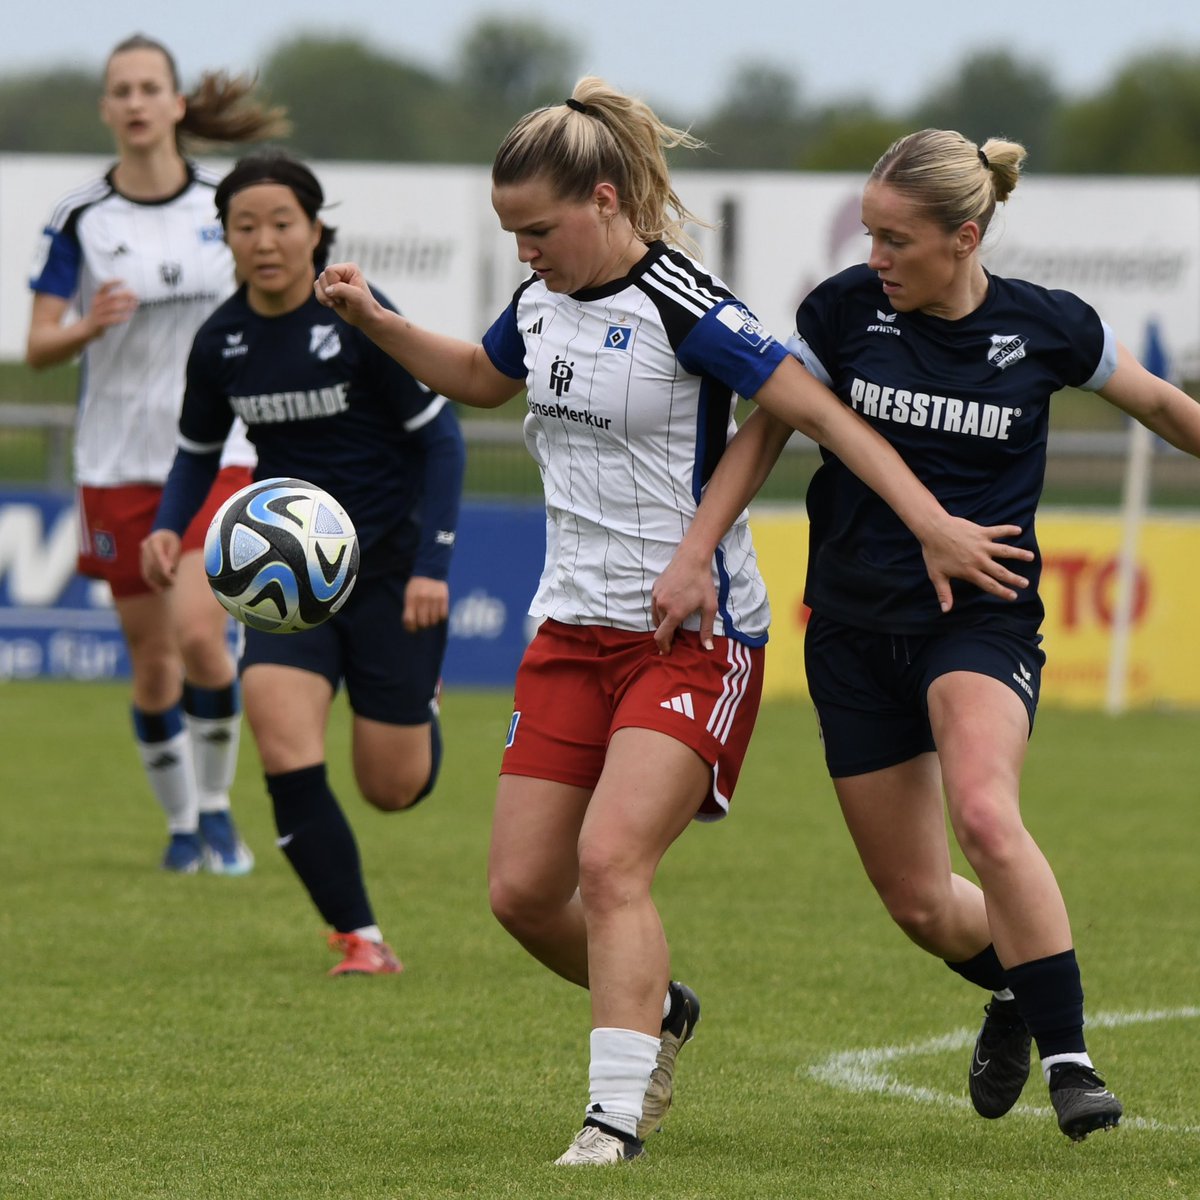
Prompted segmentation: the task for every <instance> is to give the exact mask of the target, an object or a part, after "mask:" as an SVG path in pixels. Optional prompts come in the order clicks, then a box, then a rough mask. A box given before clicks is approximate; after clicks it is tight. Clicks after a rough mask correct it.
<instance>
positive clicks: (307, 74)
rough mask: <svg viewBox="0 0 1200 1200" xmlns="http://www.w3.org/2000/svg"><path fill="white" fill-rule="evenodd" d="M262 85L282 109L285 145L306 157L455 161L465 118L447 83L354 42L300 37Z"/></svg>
mask: <svg viewBox="0 0 1200 1200" xmlns="http://www.w3.org/2000/svg"><path fill="white" fill-rule="evenodd" d="M262 79H263V85H264V87H265V89H266V91H267V92H268V93H269V94H270V96H271V98H272V101H273V102H275V103H279V104H284V105H286V106H287V110H288V115H289V116H290V117H291V120H292V124H293V126H294V132H293V134H292V144H293V145H294V146H295V148H296V150H297V151H298V152H299V153H300V154H303V155H307V156H311V157H314V158H333V159H339V158H341V159H357V160H364V161H374V160H380V159H384V160H391V161H396V162H455V161H460V159H461V157H462V147H461V145H460V144H459V142H460V137H461V136H462V135H463V133H464V130H463V126H464V125H465V118H464V115H463V113H462V110H461V108H460V106H459V105H458V104H456V98H455V96H454V94H453V92H452V90H451V88H450V87H449V85H448V84H447V83H445V82H444V81H443V80H441V79H439V78H438V77H437V76H436V75H434V74H432V73H431V72H429V71H426V70H425V69H423V68H422V67H418V66H415V65H413V64H411V63H407V62H403V61H401V60H399V59H395V58H389V57H387V56H385V55H383V54H380V53H377V52H376V51H374V50H372V49H370V48H369V47H368V46H366V45H364V44H363V43H362V42H360V41H357V40H354V39H351V38H344V39H339V40H337V41H324V40H321V39H320V38H317V37H312V36H307V35H305V36H301V37H298V38H296V39H294V40H292V41H289V42H286V43H284V44H283V45H282V46H280V47H279V48H278V49H276V50H275V51H274V52H273V53H272V55H271V56H270V58H269V59H268V60H267V64H266V67H265V68H264V70H263V76H262Z"/></svg>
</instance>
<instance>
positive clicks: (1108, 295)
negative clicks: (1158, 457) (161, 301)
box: [0, 155, 1200, 378]
mask: <svg viewBox="0 0 1200 1200" xmlns="http://www.w3.org/2000/svg"><path fill="white" fill-rule="evenodd" d="M206 161H211V162H212V165H214V166H217V167H220V166H222V165H225V163H227V162H228V160H206ZM107 165H108V160H107V159H105V158H102V157H78V156H76V157H60V156H54V155H7V156H0V265H2V269H0V358H4V359H16V358H20V357H21V356H22V354H23V353H24V345H25V334H26V329H27V323H28V317H29V294H28V287H27V277H28V273H29V267H30V264H31V262H32V260H33V253H34V248H35V246H36V244H37V240H38V235H39V232H40V230H41V228H42V225H43V224H44V222H45V221H46V219H47V217H48V216H49V214H50V212H51V210H52V208H53V206H54V204H55V201H56V200H57V199H58V197H60V196H61V195H62V194H63V193H64V192H66V191H67V190H68V189H70V188H71V187H73V186H75V185H76V184H78V183H80V182H83V181H84V180H86V179H88V178H91V177H93V176H95V175H97V174H99V173H101V172H102V171H103V170H104V169H105V168H106V167H107ZM313 166H314V169H315V170H316V172H317V174H318V176H319V178H320V179H321V181H322V184H323V185H324V188H325V193H326V197H327V200H328V202H329V207H328V209H327V211H326V212H325V214H324V216H325V218H326V219H327V220H328V222H329V223H330V224H332V225H334V226H335V227H336V228H337V230H338V241H337V244H336V246H335V250H334V253H335V256H337V257H340V258H352V259H355V260H356V261H359V262H360V263H362V265H363V266H364V267H365V268H366V271H367V275H368V277H369V278H370V279H371V280H372V281H373V282H374V283H375V284H376V285H377V286H378V287H380V288H381V289H382V290H383V291H384V292H386V293H387V294H388V295H389V296H390V297H391V299H392V301H393V302H394V303H395V304H396V305H397V306H398V307H399V308H401V309H402V310H403V311H404V312H406V313H408V314H409V315H411V316H412V317H413V319H414V320H416V321H418V322H420V323H422V324H427V325H429V326H430V327H431V328H435V329H438V330H441V331H442V332H445V333H450V334H454V335H457V336H460V337H465V338H472V339H475V338H478V337H479V336H480V335H481V334H482V332H483V330H484V329H486V328H487V326H488V325H489V324H490V323H491V321H492V320H493V319H494V317H495V316H496V315H497V314H498V313H499V312H500V310H501V309H502V308H503V307H504V305H505V304H506V303H507V302H508V299H509V297H510V296H511V294H512V291H513V289H514V288H515V287H516V286H517V284H518V283H519V282H520V280H521V279H522V277H523V275H524V269H523V267H522V266H521V265H520V264H519V263H518V261H517V257H516V251H515V246H514V243H513V239H512V237H511V236H510V235H508V234H506V233H504V232H503V231H502V230H501V229H500V228H499V226H498V224H497V222H496V217H495V214H494V213H493V212H492V209H491V204H490V188H489V180H488V171H487V169H486V168H485V167H454V166H414V165H404V164H398V165H391V164H362V163H360V164H352V163H320V162H317V163H314V164H313ZM675 183H676V187H677V190H678V192H679V194H680V196H681V197H682V198H683V200H684V202H685V203H686V204H687V205H688V207H689V208H690V209H691V210H692V211H693V212H695V213H696V215H697V216H699V217H701V218H703V219H705V220H707V221H710V222H712V223H713V225H714V227H713V228H711V229H695V230H693V233H694V235H695V237H696V240H697V242H698V243H699V244H700V247H701V250H702V253H703V257H704V260H705V262H706V263H707V264H708V265H709V266H710V268H711V269H713V270H714V271H716V273H717V274H718V275H720V276H721V277H722V278H723V279H724V280H725V281H726V283H728V284H729V285H730V286H731V287H732V288H733V290H734V291H735V292H737V293H738V295H739V296H741V297H742V298H743V299H744V300H745V301H746V302H747V303H748V304H749V305H750V306H751V307H752V308H753V309H754V310H755V311H756V313H757V314H758V316H759V317H760V319H761V320H762V321H763V322H764V324H766V325H767V326H768V327H769V328H770V329H772V330H773V331H774V332H775V333H777V334H778V335H781V336H784V337H786V336H787V335H788V334H789V333H790V332H791V329H792V324H793V318H794V314H795V309H796V305H797V304H798V303H799V302H800V300H801V299H803V297H804V295H805V294H806V293H807V292H808V290H809V289H810V288H811V287H812V286H813V285H814V284H815V283H816V282H818V281H819V280H820V279H823V278H824V277H825V276H826V275H829V274H832V273H833V272H835V271H838V270H841V269H842V268H843V267H846V266H849V265H851V264H852V263H855V262H860V261H862V260H863V259H864V258H865V257H866V253H867V243H866V239H865V237H864V236H863V230H862V225H861V223H860V221H859V199H860V194H861V189H862V183H863V178H862V176H861V175H851V174H807V175H806V174H799V173H794V174H793V173H785V172H779V173H769V172H736V173H735V172H717V171H679V172H678V173H677V174H676V178H675ZM984 261H985V262H986V263H987V265H988V266H989V267H990V268H991V269H992V270H994V271H996V272H997V273H998V274H1004V275H1013V276H1017V277H1020V278H1025V279H1030V280H1032V281H1034V282H1036V283H1042V284H1045V285H1046V286H1050V287H1063V288H1067V289H1069V290H1071V291H1075V292H1077V293H1078V294H1079V295H1081V296H1082V297H1083V298H1084V299H1085V300H1087V301H1088V302H1089V303H1091V304H1092V305H1093V306H1094V307H1095V308H1096V309H1097V310H1098V311H1099V312H1100V314H1101V315H1102V316H1103V317H1104V318H1105V319H1106V320H1107V321H1108V322H1109V323H1110V324H1111V325H1112V326H1113V328H1114V329H1115V330H1116V332H1117V335H1118V336H1119V337H1120V338H1121V339H1122V340H1123V341H1125V342H1126V344H1127V345H1129V347H1130V349H1132V350H1133V351H1134V353H1135V354H1140V353H1141V351H1142V347H1143V343H1144V337H1145V329H1146V324H1147V322H1148V321H1149V320H1152V319H1153V320H1156V321H1158V323H1159V326H1160V329H1161V331H1162V334H1163V338H1164V342H1165V344H1166V347H1167V350H1168V353H1169V354H1170V356H1171V358H1172V359H1173V361H1174V363H1175V364H1176V366H1177V367H1178V368H1179V369H1180V370H1182V371H1183V372H1184V373H1185V374H1187V376H1188V377H1189V378H1196V377H1200V181H1198V180H1194V179H1126V178H1104V179H1099V178H1084V177H1079V178H1073V177H1052V178H1051V177H1043V178H1037V177H1031V178H1028V179H1024V180H1022V182H1021V184H1020V186H1019V187H1018V188H1017V190H1016V192H1015V193H1014V195H1013V198H1012V201H1011V202H1010V204H1009V205H1007V206H1005V207H1003V208H1002V209H1001V210H1000V212H999V213H998V214H997V217H996V220H995V222H994V223H993V227H992V231H991V233H990V234H989V238H988V241H987V243H986V249H985V255H984Z"/></svg>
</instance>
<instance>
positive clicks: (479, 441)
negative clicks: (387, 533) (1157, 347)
mask: <svg viewBox="0 0 1200 1200" xmlns="http://www.w3.org/2000/svg"><path fill="white" fill-rule="evenodd" d="M74 424H75V406H74V405H71V404H28V403H8V402H4V403H0V438H2V437H3V434H4V433H5V432H13V433H19V432H21V431H24V432H26V433H32V434H34V435H35V436H37V437H39V438H40V439H42V441H43V446H42V448H41V449H40V451H39V452H38V453H36V454H35V455H33V457H35V458H36V459H37V460H38V461H39V462H40V463H41V464H42V470H41V477H40V478H37V479H22V482H28V483H33V484H35V485H38V486H46V487H50V488H55V489H63V488H69V487H70V486H71V442H72V435H73V430H74ZM462 426H463V433H464V436H465V437H466V440H467V445H468V450H469V451H471V450H473V451H475V453H473V454H472V453H468V485H467V489H468V491H469V492H473V493H475V494H485V495H487V494H513V493H516V494H520V495H530V496H537V495H540V486H539V482H538V477H537V471H536V468H534V466H533V463H532V461H531V460H530V459H529V458H528V457H527V456H526V455H525V452H524V441H523V438H522V432H521V423H520V422H519V421H513V420H496V419H494V418H482V417H480V418H477V417H472V418H468V419H466V420H464V421H463V422H462ZM1128 445H1129V435H1128V433H1127V432H1125V431H1123V430H1093V431H1085V430H1067V431H1053V430H1052V431H1051V434H1050V442H1049V456H1050V459H1051V462H1052V463H1053V462H1056V461H1057V462H1061V463H1062V464H1063V465H1064V467H1065V468H1067V469H1069V470H1070V471H1071V472H1072V473H1074V474H1084V475H1086V472H1087V464H1088V463H1089V462H1090V463H1093V464H1095V465H1096V467H1097V470H1098V471H1102V472H1103V473H1104V474H1105V475H1106V476H1110V477H1111V476H1112V475H1113V474H1114V472H1119V470H1120V463H1121V460H1123V459H1124V458H1125V455H1126V452H1127V449H1128ZM786 455H787V457H788V458H791V457H793V456H804V455H807V456H810V457H811V458H812V459H813V465H814V466H815V458H816V446H815V444H814V443H813V442H811V441H809V440H808V439H807V438H805V437H803V436H802V435H801V434H796V435H794V436H793V438H792V440H791V441H790V442H789V443H788V446H787V450H786ZM1181 460H1182V461H1181ZM1154 461H1155V464H1156V467H1158V466H1159V465H1164V466H1168V467H1169V466H1171V465H1172V464H1174V465H1175V466H1176V467H1177V468H1178V469H1180V473H1182V474H1183V475H1184V476H1185V477H1186V478H1187V479H1188V480H1189V481H1190V480H1191V479H1200V465H1197V464H1196V463H1195V460H1192V459H1190V458H1189V457H1188V456H1186V455H1181V454H1180V452H1179V451H1177V450H1175V449H1174V448H1173V447H1171V446H1168V445H1166V444H1165V443H1163V442H1160V441H1157V442H1156V445H1155V448H1154ZM797 465H799V464H798V463H797ZM5 474H8V472H5ZM514 476H515V477H517V478H516V482H515V483H514ZM3 482H12V480H3ZM1198 499H1200V494H1198Z"/></svg>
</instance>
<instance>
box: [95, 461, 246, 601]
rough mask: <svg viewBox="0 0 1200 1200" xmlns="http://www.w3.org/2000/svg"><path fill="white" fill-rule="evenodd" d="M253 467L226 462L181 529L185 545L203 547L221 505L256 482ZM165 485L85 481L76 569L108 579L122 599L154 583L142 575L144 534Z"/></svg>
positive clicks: (142, 592) (145, 590) (144, 592)
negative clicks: (102, 484)
mask: <svg viewBox="0 0 1200 1200" xmlns="http://www.w3.org/2000/svg"><path fill="white" fill-rule="evenodd" d="M253 478H254V472H253V470H252V469H251V468H250V467H223V468H222V469H221V471H220V473H219V474H218V475H217V477H216V479H214V480H213V485H212V488H211V489H210V490H209V493H208V498H207V499H206V500H205V501H204V506H203V508H201V509H200V511H199V512H198V513H197V514H196V515H195V517H193V518H192V523H191V524H190V525H189V526H188V527H187V529H186V530H185V531H184V534H183V549H184V550H185V551H186V550H200V549H203V547H204V535H205V534H206V533H207V532H208V526H209V524H210V522H211V521H212V519H213V517H214V516H216V512H217V509H218V508H220V507H221V505H222V504H224V503H225V501H226V500H228V499H229V497H230V496H232V495H233V493H234V492H237V491H240V490H241V489H242V488H244V487H246V486H247V484H249V483H251V482H253ZM162 494H163V490H162V488H161V487H159V486H158V484H155V483H125V484H120V485H118V486H117V487H81V488H80V489H79V491H78V495H77V506H78V509H79V547H80V549H79V559H78V561H77V563H76V570H78V572H79V573H80V575H86V576H87V577H88V578H89V579H105V580H107V581H108V586H109V587H110V588H111V589H112V594H113V595H114V596H115V597H117V598H118V599H124V598H126V597H129V596H144V595H147V594H149V593H150V592H151V591H152V590H153V589H152V588H151V587H150V586H149V584H147V583H146V581H145V580H144V579H142V549H141V547H142V539H143V538H144V537H145V536H146V535H147V534H148V533H149V532H150V528H151V526H152V525H153V524H154V517H155V515H156V514H157V512H158V502H159V501H160V500H161V499H162Z"/></svg>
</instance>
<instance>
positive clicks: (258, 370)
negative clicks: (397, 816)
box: [143, 153, 466, 975]
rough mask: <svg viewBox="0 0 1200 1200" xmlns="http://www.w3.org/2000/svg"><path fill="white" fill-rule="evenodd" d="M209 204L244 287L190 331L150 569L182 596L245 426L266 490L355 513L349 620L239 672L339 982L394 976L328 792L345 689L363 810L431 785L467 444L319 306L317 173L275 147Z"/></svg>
mask: <svg viewBox="0 0 1200 1200" xmlns="http://www.w3.org/2000/svg"><path fill="white" fill-rule="evenodd" d="M216 204H217V211H218V213H219V214H220V218H221V224H222V226H223V227H224V230H225V238H226V240H227V241H228V243H229V247H230V249H231V250H232V251H233V258H234V262H235V264H236V266H237V273H238V278H239V279H240V280H241V281H242V283H241V286H240V287H239V288H238V290H237V292H236V293H235V294H234V295H233V296H232V297H230V298H229V299H228V300H227V301H225V303H224V304H222V305H221V306H220V308H218V309H217V310H216V312H214V313H213V315H212V316H211V317H210V318H209V319H208V320H207V321H206V322H205V323H204V325H203V326H202V327H201V329H200V331H199V333H198V334H197V335H196V341H195V345H194V346H193V348H192V353H191V356H190V358H189V360H188V368H187V391H186V394H185V396H184V401H183V411H182V413H181V415H180V420H179V447H180V448H179V452H178V455H177V457H176V460H175V463H174V466H173V467H172V469H171V474H170V476H169V478H168V480H167V485H166V489H165V492H164V495H163V501H162V507H161V508H160V510H159V514H158V517H157V519H156V521H155V531H154V532H153V533H152V534H151V535H150V537H149V538H147V540H146V542H145V544H144V547H143V566H144V569H145V573H146V578H147V579H148V580H149V581H150V583H151V584H152V585H153V586H154V587H156V588H166V589H167V590H168V591H169V590H170V585H171V584H172V581H173V580H175V579H176V577H177V570H178V563H179V552H180V536H181V534H182V533H183V530H184V529H185V528H186V527H187V525H188V523H189V521H191V520H192V518H193V514H194V513H195V512H196V511H197V509H198V508H199V507H200V505H201V504H202V503H203V499H204V495H205V493H206V491H207V490H208V488H209V487H210V486H211V483H212V480H213V478H214V476H215V475H216V473H217V460H218V456H219V454H220V450H221V446H222V445H223V444H224V442H225V439H226V438H227V436H228V434H229V430H230V428H231V427H232V425H233V423H234V419H235V414H238V415H240V416H241V417H242V418H243V419H244V420H245V422H246V425H247V428H248V431H249V435H250V439H251V441H252V442H253V443H254V446H255V449H256V450H257V452H258V466H257V468H256V476H257V477H258V478H260V479H267V478H272V477H275V476H291V477H295V478H299V479H304V480H307V481H308V482H310V483H313V484H315V485H317V486H318V487H322V488H324V489H325V490H326V491H328V492H329V493H330V494H331V495H332V496H334V497H335V498H336V499H337V500H338V501H340V503H341V504H342V505H343V507H344V508H345V509H346V511H347V512H348V513H349V515H350V519H351V520H352V521H353V522H354V527H355V529H356V531H357V533H358V538H359V545H360V549H361V569H360V573H359V577H358V582H357V583H356V584H355V587H354V591H353V592H352V593H351V595H350V598H349V600H348V601H347V602H346V604H345V606H344V607H343V608H342V609H341V610H340V611H339V612H338V613H337V614H336V615H335V616H334V617H332V618H330V619H329V620H328V621H326V622H325V624H323V625H321V626H319V627H317V628H316V629H311V630H306V631H305V632H303V633H295V634H271V633H262V632H260V631H257V630H254V629H247V630H246V634H245V648H244V650H243V653H242V658H241V663H240V673H241V679H242V691H243V695H244V697H245V703H246V716H247V719H248V720H249V722H250V728H251V731H252V732H253V734H254V739H255V742H256V743H257V745H258V750H259V753H260V755H261V757H262V763H263V769H264V771H265V772H266V784H267V790H268V792H269V793H270V796H271V800H272V803H273V806H274V812H275V824H276V828H277V829H278V832H279V843H278V844H279V846H280V848H281V849H282V850H283V852H284V854H285V855H286V856H287V859H288V861H289V862H290V863H291V865H292V867H293V868H294V869H295V871H296V874H297V875H298V876H299V877H300V881H301V883H303V884H304V887H305V888H306V889H307V891H308V894H309V896H310V897H311V898H312V901H313V903H314V904H315V905H316V907H317V910H318V911H319V912H320V914H321V916H322V917H323V918H324V919H325V921H326V922H327V923H328V924H329V925H330V926H331V928H332V930H333V933H332V934H331V936H330V943H331V945H332V946H333V947H334V949H336V950H338V951H339V952H340V953H341V955H342V959H341V961H340V962H339V963H338V964H337V965H336V966H335V967H334V968H333V969H332V971H331V972H330V974H333V975H342V974H372V975H374V974H394V973H396V972H398V971H400V970H401V964H400V962H399V960H398V959H397V957H396V955H395V954H394V953H393V951H392V950H391V948H390V947H389V946H388V945H387V944H386V943H385V942H384V940H383V935H382V933H381V932H380V929H379V926H378V924H377V922H376V920H375V914H374V911H373V910H372V907H371V904H370V901H369V900H368V898H367V891H366V885H365V882H364V880H363V874H362V866H361V862H360V860H359V854H358V847H357V844H356V842H355V839H354V834H353V832H352V831H351V829H350V825H349V823H348V822H347V820H346V817H345V814H344V813H343V811H342V809H341V807H340V805H339V804H338V802H337V799H336V797H335V796H334V794H333V792H332V791H331V789H330V786H329V782H328V778H327V775H326V767H325V731H326V727H327V725H328V721H329V713H330V709H331V707H332V704H333V698H334V695H335V694H336V691H337V689H338V687H339V685H340V683H341V682H342V681H344V682H345V684H346V691H347V695H348V697H349V701H350V706H351V708H352V709H353V712H354V722H353V758H354V774H355V779H356V781H357V783H358V786H359V789H360V790H361V792H362V794H363V796H364V797H365V798H366V799H367V800H368V801H369V802H370V803H371V804H373V805H374V806H375V807H376V808H379V809H381V810H383V811H385V812H394V811H399V810H402V809H407V808H411V807H412V806H413V805H414V804H416V803H417V801H418V800H420V799H422V798H423V797H424V796H426V795H428V794H429V792H430V791H431V790H432V788H433V785H434V782H435V780H436V779H437V773H438V767H439V764H440V762H441V754H442V743H441V735H440V732H439V728H438V716H437V691H438V680H439V677H440V675H441V666H442V658H443V656H444V653H445V648H446V634H447V620H448V617H449V611H450V600H449V588H448V586H447V583H446V578H447V574H448V572H449V568H450V555H451V551H452V548H453V545H454V532H455V527H456V524H457V521H458V507H459V499H460V495H461V492H462V481H463V471H464V466H465V459H466V455H465V449H464V446H463V439H462V433H461V431H460V430H459V427H458V421H457V420H456V418H455V417H454V414H453V412H452V410H451V408H450V406H449V405H448V404H447V402H446V401H445V400H444V399H443V398H442V397H440V396H435V395H432V394H431V393H430V392H429V391H427V390H426V389H425V388H424V387H422V386H421V385H420V384H418V383H417V381H416V380H415V379H413V378H412V376H411V375H409V374H408V372H407V371H405V370H404V369H403V368H402V367H401V366H399V364H397V363H396V362H395V360H394V359H392V358H391V357H389V356H388V355H386V354H384V353H383V352H382V351H381V350H379V349H378V347H376V346H375V345H374V344H373V343H372V342H371V341H370V340H369V339H368V338H367V337H366V336H365V335H364V334H363V333H361V332H360V331H359V330H357V329H355V328H353V327H352V326H351V325H348V324H347V323H346V322H345V321H343V320H342V319H341V317H339V316H338V315H337V314H335V313H331V312H330V311H329V310H328V309H327V308H324V307H322V306H321V305H320V304H318V303H317V300H316V297H315V296H314V295H313V279H314V276H315V273H316V271H318V270H320V269H321V267H322V266H324V264H325V261H326V257H327V255H328V252H329V246H330V244H331V242H332V240H333V233H334V231H333V230H332V229H330V228H329V227H327V226H326V225H325V224H324V223H323V222H322V221H321V219H320V217H319V216H318V213H319V212H320V210H321V207H322V205H323V204H324V194H323V192H322V189H321V185H320V183H319V182H318V181H317V179H316V178H315V176H314V175H313V174H312V172H311V171H310V170H309V169H308V168H307V167H306V166H304V165H303V164H302V163H299V162H297V161H296V160H295V159H292V158H290V157H288V156H287V155H284V154H280V153H272V154H260V155H252V156H250V157H247V158H243V159H242V160H240V161H239V162H238V163H237V165H236V166H235V167H234V168H233V170H232V171H230V173H229V174H228V175H226V176H225V178H224V179H223V180H222V181H221V183H220V185H219V186H218V188H217V193H216ZM379 302H380V303H381V304H387V303H388V302H387V301H386V300H385V299H383V298H382V297H380V298H379ZM389 311H390V310H389ZM231 350H236V351H237V352H236V353H231V352H230V351H231Z"/></svg>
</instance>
